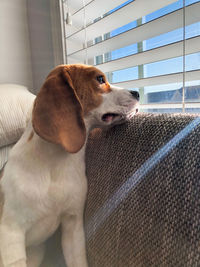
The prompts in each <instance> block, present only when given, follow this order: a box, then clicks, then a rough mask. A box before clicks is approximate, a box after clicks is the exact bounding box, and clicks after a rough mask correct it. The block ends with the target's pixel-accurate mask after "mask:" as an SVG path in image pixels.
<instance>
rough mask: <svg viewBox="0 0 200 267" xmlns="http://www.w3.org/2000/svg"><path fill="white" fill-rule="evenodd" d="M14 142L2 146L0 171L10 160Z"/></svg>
mask: <svg viewBox="0 0 200 267" xmlns="http://www.w3.org/2000/svg"><path fill="white" fill-rule="evenodd" d="M13 145H14V144H12V145H9V146H4V147H0V171H1V169H2V168H3V166H4V165H5V163H6V162H7V160H8V155H9V152H10V150H11V148H12V147H13Z"/></svg>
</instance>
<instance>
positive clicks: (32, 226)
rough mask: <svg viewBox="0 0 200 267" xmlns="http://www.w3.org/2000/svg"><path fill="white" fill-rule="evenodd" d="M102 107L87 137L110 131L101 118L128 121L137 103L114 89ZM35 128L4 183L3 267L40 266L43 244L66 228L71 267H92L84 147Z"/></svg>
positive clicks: (89, 121) (91, 117)
mask: <svg viewBox="0 0 200 267" xmlns="http://www.w3.org/2000/svg"><path fill="white" fill-rule="evenodd" d="M111 89H112V91H111V92H110V93H107V94H104V95H103V102H102V104H101V105H100V106H99V107H98V108H96V109H94V110H92V111H91V112H90V114H88V116H87V117H86V118H85V119H84V120H85V125H86V128H87V134H88V133H89V131H90V130H91V129H92V128H94V127H96V126H98V127H99V126H101V127H104V126H107V124H110V123H106V122H104V121H102V119H101V118H102V115H103V114H105V113H108V112H112V113H119V114H120V116H119V117H116V119H114V121H113V122H112V123H120V122H121V121H123V120H124V118H125V116H126V115H127V114H128V112H129V111H130V109H134V108H135V106H136V104H137V101H136V100H134V98H133V97H132V96H131V94H130V93H129V92H128V91H125V90H119V89H117V88H114V87H111ZM32 131H33V127H32V125H31V123H29V125H28V127H27V129H26V131H25V133H24V134H23V136H22V137H21V139H20V140H19V141H18V143H17V144H16V145H15V146H14V147H13V149H12V151H11V154H10V157H9V160H8V163H7V165H6V167H5V170H4V176H3V178H2V180H1V187H2V191H3V194H4V199H5V201H4V206H3V213H2V217H1V223H0V252H1V257H2V260H3V266H1V267H18V266H19V267H26V266H28V267H38V266H39V265H40V263H41V260H42V257H43V250H44V246H43V243H44V241H45V240H46V239H47V238H48V237H49V236H51V235H52V234H53V233H54V232H55V230H56V229H57V227H58V226H59V224H60V223H61V224H62V247H63V252H64V256H65V260H66V262H67V266H68V267H87V266H88V265H87V260H86V253H85V238H84V231H83V209H84V203H85V199H86V193H87V180H86V176H85V160H84V155H85V145H84V147H83V148H82V149H81V150H80V151H79V152H78V153H75V154H70V153H67V152H66V151H65V150H64V149H63V148H62V147H60V146H59V145H56V144H52V143H49V142H47V141H45V140H43V139H42V138H40V137H39V136H38V135H37V134H36V133H34V136H33V138H32V140H31V141H29V142H28V141H27V140H28V138H29V136H30V134H31V132H32Z"/></svg>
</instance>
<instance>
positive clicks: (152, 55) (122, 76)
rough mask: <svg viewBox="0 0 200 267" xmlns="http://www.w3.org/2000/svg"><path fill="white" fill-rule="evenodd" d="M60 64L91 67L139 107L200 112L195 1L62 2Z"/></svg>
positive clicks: (199, 4) (199, 26) (199, 23)
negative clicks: (132, 95) (134, 97)
mask: <svg viewBox="0 0 200 267" xmlns="http://www.w3.org/2000/svg"><path fill="white" fill-rule="evenodd" d="M63 14H64V38H65V43H66V51H65V54H66V62H67V63H68V64H70V63H86V64H91V65H96V66H97V67H98V68H99V69H101V70H102V71H103V72H105V73H106V74H107V77H108V79H109V81H110V82H112V83H115V84H116V85H119V86H121V87H125V88H128V89H136V90H138V91H139V92H140V95H141V106H142V108H143V110H148V111H163V112H165V111H166V112H169V111H171V112H175V111H177V112H180V111H187V112H199V111H200V105H199V104H198V103H200V16H199V14H200V1H195V0H179V1H174V0H165V1H160V0H139V1H136V0H135V1H134V0H129V1H126V2H125V1H124V0H115V1H113V0H63Z"/></svg>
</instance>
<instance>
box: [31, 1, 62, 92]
mask: <svg viewBox="0 0 200 267" xmlns="http://www.w3.org/2000/svg"><path fill="white" fill-rule="evenodd" d="M27 11H28V13H27V14H28V25H29V35H30V45H31V59H32V71H33V84H34V89H35V92H38V90H39V89H40V87H41V86H42V84H43V82H44V79H45V77H46V76H47V75H48V73H49V72H50V70H51V69H52V68H54V67H55V65H58V64H62V63H63V57H62V55H63V51H62V35H61V26H60V16H59V0H27Z"/></svg>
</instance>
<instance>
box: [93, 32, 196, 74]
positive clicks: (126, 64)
mask: <svg viewBox="0 0 200 267" xmlns="http://www.w3.org/2000/svg"><path fill="white" fill-rule="evenodd" d="M199 51H200V36H198V37H193V38H190V39H187V40H186V41H185V52H186V55H188V54H193V53H197V52H199ZM182 55H183V41H180V42H176V43H173V44H169V45H165V46H162V47H158V48H154V49H151V50H148V51H144V52H140V53H137V54H134V55H131V56H126V57H123V58H119V59H116V60H111V61H109V62H106V63H103V64H99V65H97V66H96V67H97V68H99V69H100V70H101V71H103V72H111V71H116V70H120V69H127V68H130V67H134V66H138V65H144V64H148V63H152V62H156V61H161V60H165V59H169V58H174V57H180V56H182Z"/></svg>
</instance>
